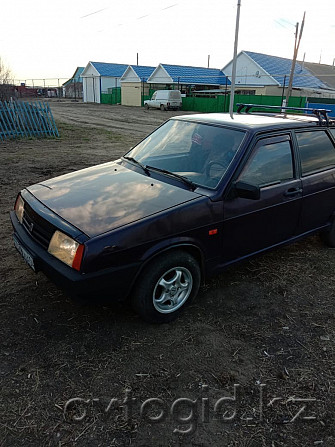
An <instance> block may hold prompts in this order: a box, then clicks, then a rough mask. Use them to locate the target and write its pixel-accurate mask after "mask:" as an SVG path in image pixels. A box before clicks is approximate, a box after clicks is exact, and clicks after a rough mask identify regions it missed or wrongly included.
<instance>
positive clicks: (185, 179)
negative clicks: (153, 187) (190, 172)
mask: <svg viewBox="0 0 335 447" xmlns="http://www.w3.org/2000/svg"><path fill="white" fill-rule="evenodd" d="M145 167H146V169H150V170H151V171H157V172H161V173H162V174H165V175H169V176H170V177H175V178H176V179H178V180H181V181H182V182H183V183H185V184H186V185H187V186H190V187H191V189H192V191H194V190H195V188H196V185H195V184H194V183H193V182H192V181H191V180H189V179H188V178H187V177H184V176H183V175H180V174H177V173H175V172H171V171H168V170H167V169H162V168H157V167H156V166H150V165H146V166H145Z"/></svg>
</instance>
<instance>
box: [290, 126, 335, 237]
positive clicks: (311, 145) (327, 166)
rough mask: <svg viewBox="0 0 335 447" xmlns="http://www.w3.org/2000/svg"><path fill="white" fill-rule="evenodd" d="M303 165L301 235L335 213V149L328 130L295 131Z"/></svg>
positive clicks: (322, 224)
mask: <svg viewBox="0 0 335 447" xmlns="http://www.w3.org/2000/svg"><path fill="white" fill-rule="evenodd" d="M296 139H297V145H298V149H299V157H300V162H301V176H302V188H303V198H302V212H301V219H300V225H299V233H305V232H308V231H312V230H315V229H317V228H321V227H322V226H324V225H326V224H327V223H328V222H329V220H330V219H331V217H332V215H333V214H334V211H335V146H334V142H333V141H332V138H331V136H330V134H329V133H328V130H327V129H325V128H324V129H313V130H304V131H299V132H298V131H296Z"/></svg>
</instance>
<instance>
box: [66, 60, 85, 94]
mask: <svg viewBox="0 0 335 447" xmlns="http://www.w3.org/2000/svg"><path fill="white" fill-rule="evenodd" d="M84 68H85V67H77V68H76V71H75V72H74V74H73V76H72V77H71V78H70V79H69V80H67V81H66V82H64V84H63V96H64V97H65V98H74V99H78V98H82V97H83V80H82V78H81V74H82V72H83V71H84Z"/></svg>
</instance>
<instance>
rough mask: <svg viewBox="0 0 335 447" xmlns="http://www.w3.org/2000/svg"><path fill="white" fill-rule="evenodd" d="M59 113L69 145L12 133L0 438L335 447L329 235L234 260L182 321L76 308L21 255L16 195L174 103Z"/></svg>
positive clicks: (101, 150)
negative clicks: (325, 240) (154, 321)
mask: <svg viewBox="0 0 335 447" xmlns="http://www.w3.org/2000/svg"><path fill="white" fill-rule="evenodd" d="M51 108H52V111H53V113H54V117H55V119H56V121H57V124H58V127H59V131H60V134H61V137H60V138H59V139H44V140H35V139H30V140H22V141H11V142H2V143H0V170H1V174H0V183H1V195H0V206H1V213H0V219H1V221H0V226H1V234H2V241H1V247H0V255H1V259H2V262H1V265H0V277H1V286H0V287H1V290H0V293H1V301H0V315H1V325H0V331H1V332H0V344H1V352H0V355H1V360H0V378H1V394H2V396H1V401H0V446H15V447H20V446H22V447H23V446H24V447H28V446H34V447H36V446H57V447H63V446H85V447H86V446H87V447H95V446H143V447H144V446H153V447H159V446H164V447H167V446H237V447H260V446H261V447H263V446H269V447H279V446H292V447H294V446H299V447H301V446H316V445H320V446H322V447H323V446H334V445H335V430H334V422H335V421H334V408H335V407H334V404H335V402H334V386H335V384H334V376H335V356H334V340H335V324H334V308H335V304H334V297H335V270H334V265H335V250H332V249H329V248H326V247H324V246H323V245H322V243H321V242H320V241H319V238H318V237H317V236H315V237H311V238H309V239H307V240H305V241H303V242H299V243H297V244H295V245H292V246H290V247H285V248H282V249H280V250H277V251H274V252H271V253H269V254H266V255H263V256H261V257H258V258H255V259H253V260H250V261H247V262H244V263H243V264H239V265H238V266H234V267H232V268H230V269H229V270H227V271H225V272H224V273H223V274H221V275H220V276H218V277H216V278H215V279H213V280H211V281H209V282H208V283H207V284H206V285H205V286H203V287H202V289H201V291H200V294H199V296H198V298H197V299H196V300H195V301H194V303H193V304H192V305H191V306H190V307H189V308H188V309H187V311H186V312H185V313H184V314H183V315H182V316H181V317H180V318H179V319H178V320H177V321H175V322H173V323H172V324H169V325H161V326H156V325H148V324H146V323H144V322H143V321H141V320H140V319H139V318H138V317H137V316H136V315H135V314H134V313H133V312H132V311H131V310H130V309H129V308H128V307H126V306H116V305H110V306H102V305H96V304H94V301H95V297H92V305H85V306H84V305H80V304H78V303H75V302H73V301H71V300H70V299H69V298H68V297H67V296H66V295H65V294H64V293H63V292H62V291H60V290H58V289H57V288H56V287H55V286H54V285H53V284H52V283H51V282H49V281H48V280H47V279H46V278H45V277H44V276H43V275H42V274H37V275H35V274H34V273H33V272H32V271H31V270H30V269H29V268H28V267H27V266H26V265H25V264H24V262H23V260H21V258H20V256H19V255H18V253H17V252H16V250H15V249H14V247H13V243H12V239H11V233H12V231H11V225H10V221H9V214H8V213H9V210H10V209H11V208H12V207H13V204H14V201H15V197H16V194H17V192H18V191H19V190H20V189H21V188H23V187H24V186H26V185H29V184H32V183H36V182H38V181H41V180H44V179H47V178H50V177H53V176H56V175H59V174H63V173H66V172H69V171H72V170H77V169H80V168H84V167H87V166H90V165H93V164H97V163H102V162H106V161H108V160H111V159H114V158H117V157H118V156H119V155H120V154H122V153H124V152H125V151H126V150H127V149H128V148H129V147H130V146H132V145H133V144H134V143H135V142H137V141H138V140H140V139H141V138H142V137H143V136H144V135H146V134H147V133H148V132H150V131H151V130H153V129H154V128H155V127H156V126H157V125H158V124H160V123H161V122H162V121H163V120H165V119H166V118H168V117H169V116H171V115H173V114H174V113H173V112H161V111H159V110H158V111H156V110H150V111H145V110H144V109H141V108H130V107H121V106H108V105H85V104H81V103H75V102H57V101H54V102H51Z"/></svg>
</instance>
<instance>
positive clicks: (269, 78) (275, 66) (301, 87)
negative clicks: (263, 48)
mask: <svg viewBox="0 0 335 447" xmlns="http://www.w3.org/2000/svg"><path fill="white" fill-rule="evenodd" d="M232 65H233V61H231V62H229V63H228V64H227V65H225V66H224V67H223V68H222V71H224V72H225V73H226V74H227V76H229V77H231V75H232ZM291 65H292V60H291V59H286V58H282V57H277V56H270V55H267V54H262V53H255V52H252V51H241V52H240V53H239V54H238V55H237V61H236V89H237V90H238V89H239V88H241V90H244V93H245V92H246V91H249V93H251V94H256V95H275V96H281V95H282V94H283V92H284V90H283V89H284V87H287V86H288V84H289V78H290V72H291ZM315 94H317V95H322V96H323V97H335V90H334V89H333V88H331V87H330V85H329V84H326V83H325V82H324V81H323V80H322V79H321V78H320V77H317V76H315V75H314V74H313V72H311V71H310V70H309V69H308V68H307V64H306V63H305V64H303V63H299V62H297V63H296V66H295V70H294V76H293V90H292V96H313V95H315Z"/></svg>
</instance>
